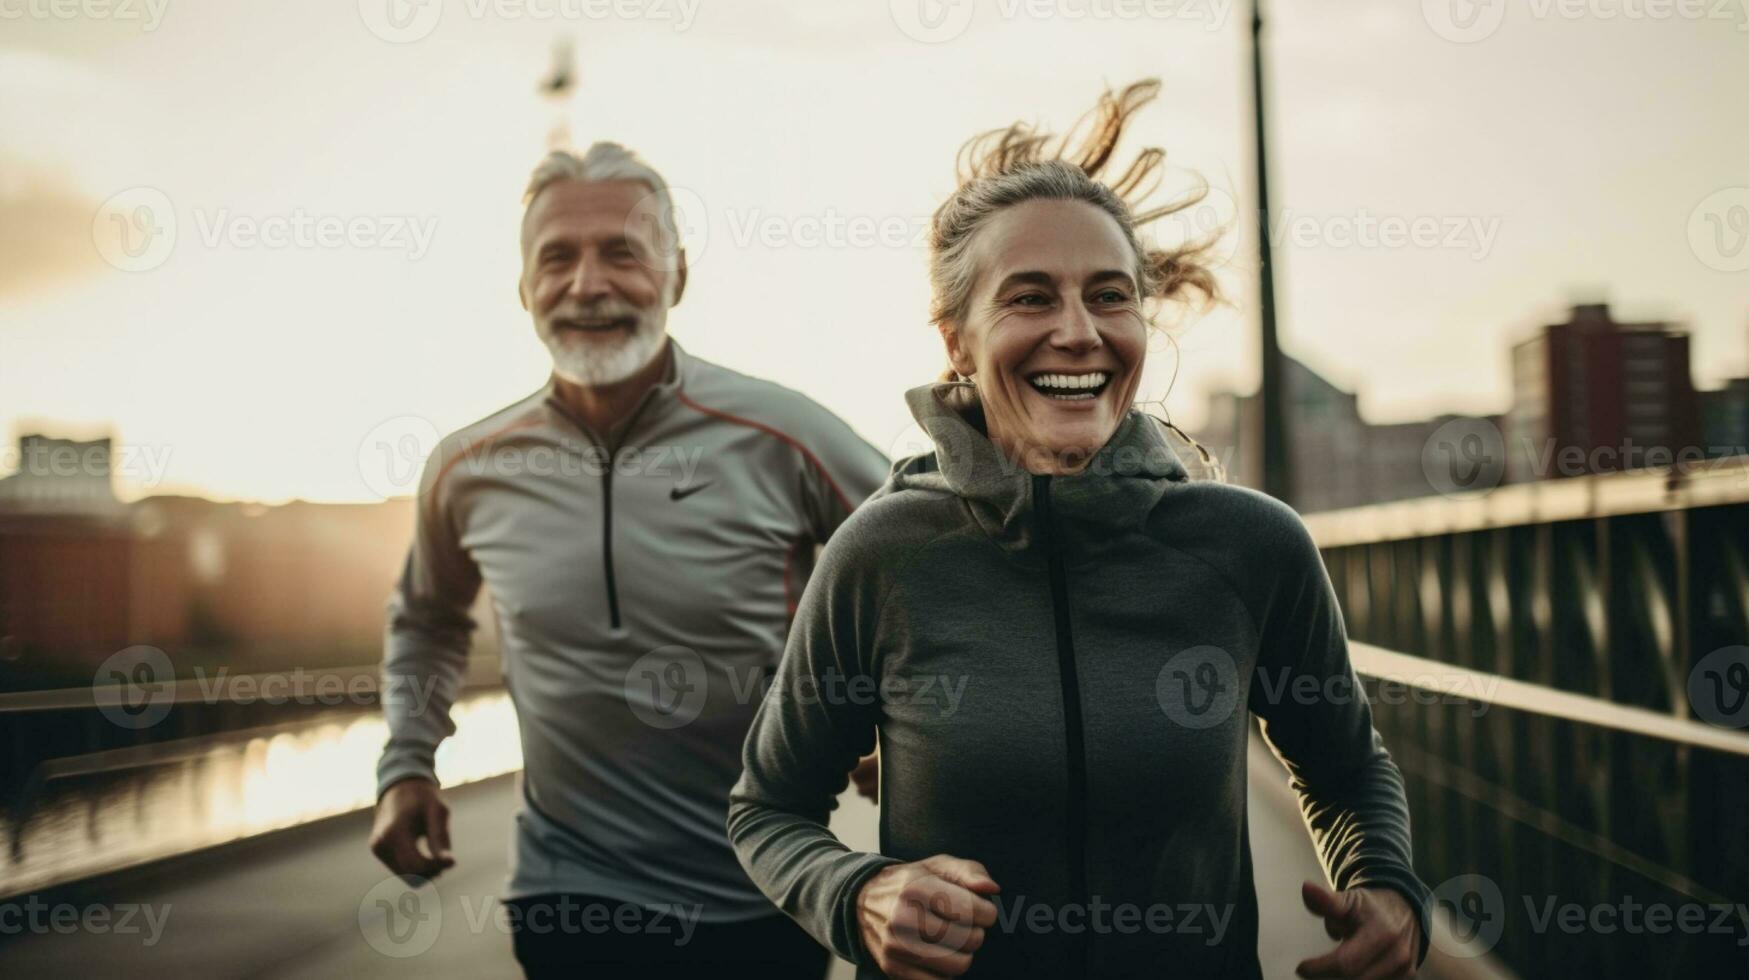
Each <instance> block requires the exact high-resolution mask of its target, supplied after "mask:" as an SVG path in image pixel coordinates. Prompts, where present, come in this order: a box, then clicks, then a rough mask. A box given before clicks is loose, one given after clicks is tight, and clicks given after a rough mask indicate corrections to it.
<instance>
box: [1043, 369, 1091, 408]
mask: <svg viewBox="0 0 1749 980" xmlns="http://www.w3.org/2000/svg"><path fill="white" fill-rule="evenodd" d="M1029 380H1031V381H1032V386H1033V387H1034V388H1037V389H1038V390H1039V393H1040V394H1043V395H1045V396H1047V397H1049V398H1056V399H1059V400H1061V401H1071V402H1073V401H1086V400H1087V399H1089V398H1097V397H1099V392H1100V390H1101V389H1103V388H1104V387H1105V383H1106V382H1107V381H1109V380H1111V375H1109V374H1107V373H1105V372H1104V371H1094V372H1092V373H1089V374H1036V375H1033V377H1032V378H1031V379H1029Z"/></svg>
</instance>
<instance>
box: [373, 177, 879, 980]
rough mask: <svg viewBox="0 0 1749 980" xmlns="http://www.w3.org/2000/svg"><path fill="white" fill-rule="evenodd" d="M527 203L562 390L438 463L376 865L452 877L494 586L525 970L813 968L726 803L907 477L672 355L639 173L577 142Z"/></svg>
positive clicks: (396, 640)
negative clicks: (516, 763)
mask: <svg viewBox="0 0 1749 980" xmlns="http://www.w3.org/2000/svg"><path fill="white" fill-rule="evenodd" d="M525 207H526V209H525V211H524V214H523V220H522V277H521V281H520V283H519V284H518V293H519V296H520V298H521V300H522V305H523V306H524V308H526V309H527V310H528V311H529V313H530V314H531V315H532V316H533V319H534V326H535V330H536V332H537V333H538V334H539V336H540V338H541V340H542V341H543V342H544V343H545V344H546V346H547V348H548V349H549V350H550V351H551V353H552V358H553V370H552V376H551V378H550V379H549V381H548V382H547V384H546V386H545V387H543V388H542V389H541V390H539V391H537V392H535V393H534V394H532V395H530V396H528V397H527V398H524V399H523V400H521V401H519V402H517V403H515V404H514V405H511V406H509V407H508V408H506V409H504V410H503V411H500V412H498V413H496V414H494V415H492V416H490V417H488V418H486V419H483V420H481V421H479V422H476V423H474V424H473V425H470V426H467V427H466V428H464V429H462V430H460V431H459V432H456V433H454V434H452V435H451V436H449V437H448V438H446V439H445V440H444V441H443V443H442V445H441V446H440V448H439V451H438V452H437V453H436V454H435V455H434V456H433V457H432V458H431V460H430V461H429V462H428V463H427V465H426V470H425V474H424V476H423V479H422V483H421V487H420V496H419V499H418V519H417V522H416V529H415V536H414V541H413V545H412V549H411V551H410V553H409V555H408V557H407V563H406V568H405V571H404V572H403V575H402V578H401V581H400V584H399V586H398V587H397V589H396V591H395V593H394V595H393V597H392V599H391V600H390V604H389V630H388V640H387V651H386V655H385V659H384V674H385V698H384V702H385V713H386V715H387V718H388V724H389V732H390V735H389V741H388V745H387V747H386V748H385V750H384V752H383V755H382V759H381V762H380V764H379V767H378V789H379V794H380V800H379V803H378V808H377V821H376V828H375V830H374V832H373V835H372V841H371V847H372V850H373V851H374V852H375V853H376V854H377V856H378V857H379V858H381V859H382V860H383V862H384V863H385V864H387V865H388V866H389V867H390V868H391V869H392V870H394V871H396V872H399V873H403V874H418V875H425V876H432V875H435V874H437V873H439V872H440V871H442V869H444V868H445V867H448V866H449V865H450V864H451V863H453V859H452V858H451V856H450V847H449V834H448V828H447V816H446V814H447V811H446V809H445V807H444V804H443V802H442V800H441V799H440V797H439V792H438V788H437V783H436V774H435V769H434V765H433V763H434V756H435V752H436V748H437V745H438V743H439V742H440V741H441V740H442V739H443V738H444V737H445V736H447V735H449V734H451V733H452V732H453V730H454V726H453V725H452V723H451V722H450V719H449V707H450V705H451V704H452V703H453V702H454V700H455V696H456V691H457V688H458V686H459V683H460V680H461V677H462V673H463V666H464V659H465V657H466V654H467V650H468V646H469V641H470V637H471V634H472V629H473V626H474V623H473V620H472V619H471V618H470V617H469V609H470V607H471V606H472V604H473V602H474V599H475V597H476V595H477V594H478V591H479V588H480V585H481V583H482V582H484V583H485V584H486V585H487V586H489V591H490V593H491V596H492V599H493V601H494V606H495V612H496V615H497V620H498V624H499V630H500V632H501V636H502V649H503V670H504V678H505V682H506V685H507V687H508V688H509V691H510V696H511V698H512V699H513V700H514V702H515V705H516V710H517V717H518V719H519V725H520V727H521V736H522V749H523V761H524V769H523V775H522V780H521V787H522V806H521V808H520V810H519V812H518V813H517V814H516V818H515V820H516V831H515V845H514V851H513V869H512V872H511V878H510V884H509V896H508V897H509V903H508V904H509V906H510V911H511V916H510V918H511V923H512V926H513V928H514V934H515V947H516V955H517V959H518V960H519V961H520V962H521V963H522V965H523V968H524V969H525V970H526V971H527V973H528V974H529V975H530V976H544V975H555V974H560V973H569V972H574V971H575V970H576V969H577V968H579V967H590V966H603V965H613V966H617V967H620V968H622V969H620V970H614V971H609V974H608V975H614V976H618V975H622V973H623V974H624V975H632V973H633V971H636V975H637V976H638V977H640V980H644V978H649V977H653V976H661V975H670V974H672V975H684V976H709V975H723V974H727V975H741V974H742V973H751V974H753V975H759V976H769V977H785V976H795V977H803V976H807V977H816V978H817V977H819V976H821V975H822V974H823V972H824V969H825V965H826V960H827V956H826V953H825V950H823V949H822V948H821V947H820V946H818V945H817V944H816V943H815V942H814V941H813V940H812V939H811V938H810V937H809V936H808V935H807V934H806V933H804V932H803V931H802V930H801V928H800V927H799V926H797V925H795V924H794V923H793V922H792V921H790V920H789V919H788V918H787V917H785V916H784V915H782V914H781V913H779V912H778V911H777V910H776V909H775V908H773V907H772V905H771V904H770V903H769V902H768V901H767V900H766V898H765V896H764V895H762V894H761V893H760V892H759V890H758V889H757V888H756V887H755V886H754V885H753V883H752V882H751V881H749V880H748V878H747V876H746V874H745V873H744V872H743V871H742V870H741V867H740V865H739V864H738V863H737V861H736V859H735V855H734V852H733V850H731V848H730V847H729V843H728V841H727V839H726V836H725V832H724V823H725V816H726V812H727V805H728V804H727V799H728V792H729V788H730V786H731V785H733V784H734V782H735V779H736V777H737V776H738V775H739V773H740V768H741V744H742V740H743V738H744V737H745V735H746V732H747V728H748V725H749V723H750V722H751V720H752V717H753V713H754V711H755V710H756V709H757V708H758V706H759V702H760V699H761V696H762V694H763V692H764V687H765V684H766V682H767V680H768V678H769V677H770V676H771V674H772V672H773V671H774V670H775V665H776V663H777V660H778V657H779V655H780V654H781V652H782V650H783V645H784V640H785V636H786V634H787V631H788V629H789V623H790V618H791V616H792V615H793V613H794V610H795V602H796V599H797V598H798V593H799V590H800V588H801V585H802V583H803V581H804V580H805V578H806V575H807V572H808V570H809V566H810V565H811V562H812V558H813V551H814V548H815V546H816V545H817V544H819V543H822V542H824V541H825V540H826V538H827V537H828V536H829V535H831V534H832V532H833V530H834V529H835V528H837V527H838V525H839V523H840V522H842V521H843V520H844V519H845V517H847V516H848V515H849V513H850V511H851V510H852V509H853V508H854V507H855V506H856V505H857V504H858V503H860V502H861V501H862V500H863V498H864V497H866V496H867V495H868V494H869V493H871V492H872V491H873V490H874V489H875V488H876V487H877V486H878V485H879V484H880V483H881V482H882V480H883V479H884V478H885V477H886V474H887V469H888V464H887V461H886V459H885V458H884V457H883V456H882V455H881V453H879V452H878V451H876V450H875V449H874V448H873V447H871V446H870V445H869V444H868V443H866V442H864V441H863V440H862V439H860V438H858V437H857V436H856V435H855V433H853V432H852V431H851V430H850V429H849V427H847V426H846V425H845V424H844V423H843V422H842V421H841V420H839V419H838V418H837V417H835V416H834V415H832V414H831V413H830V412H828V411H826V410H825V409H823V408H821V407H820V406H819V405H817V404H815V403H814V402H813V401H810V400H809V399H808V398H806V397H804V396H802V395H800V394H798V393H796V392H794V391H790V390H788V389H786V388H783V387H780V386H778V385H776V384H772V383H770V382H767V381H761V380H757V379H754V378H751V377H748V376H746V375H743V374H740V373H737V372H735V371H731V370H729V369H727V368H724V367H720V366H718V365H716V364H712V363H709V362H707V361H704V360H702V359H699V358H697V357H693V356H692V355H690V354H687V353H686V352H684V351H683V350H682V349H681V348H680V346H679V345H678V344H676V343H675V342H674V341H673V340H672V339H671V338H669V337H668V335H667V329H666V323H667V315H668V309H669V308H670V307H671V306H673V305H674V304H675V303H677V302H679V300H680V297H681V295H682V293H683V292H684V290H685V286H686V272H687V270H686V262H685V255H684V253H683V252H682V251H681V249H680V247H679V242H678V237H677V235H676V231H675V227H674V223H673V220H672V207H671V203H670V199H669V193H668V189H667V185H666V183H665V182H664V181H663V180H662V178H661V176H660V175H658V174H657V173H656V172H655V171H654V170H652V169H651V168H650V167H648V166H647V165H646V164H644V163H643V162H642V161H641V160H639V159H638V158H637V157H636V156H635V155H633V154H631V153H629V152H628V151H626V150H625V149H623V148H622V147H619V146H617V145H615V144H611V143H598V144H595V145H594V146H592V147H590V148H589V150H588V151H587V152H586V153H585V154H583V155H582V156H581V157H578V156H575V155H572V154H569V153H564V152H555V153H553V154H551V155H550V156H548V157H547V158H546V159H545V160H544V161H542V163H541V164H540V166H539V167H537V168H536V170H535V172H534V174H533V177H532V178H531V180H530V182H529V185H528V192H527V195H526V198H525ZM739 326H741V327H742V328H745V327H747V326H749V325H739ZM411 685H418V691H419V692H420V695H421V696H419V697H413V696H397V695H398V694H406V693H407V692H408V690H409V687H410V686H411ZM427 691H429V692H430V695H429V696H427V695H426V694H425V692H427ZM421 838H423V840H424V841H425V847H424V849H421V847H420V845H419V841H420V839H421Z"/></svg>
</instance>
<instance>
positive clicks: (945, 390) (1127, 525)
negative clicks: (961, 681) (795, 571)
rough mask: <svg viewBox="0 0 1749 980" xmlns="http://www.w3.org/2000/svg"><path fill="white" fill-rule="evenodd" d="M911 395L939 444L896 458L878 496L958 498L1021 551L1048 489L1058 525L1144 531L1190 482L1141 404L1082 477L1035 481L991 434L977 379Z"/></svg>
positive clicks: (993, 533)
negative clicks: (1170, 496) (910, 493)
mask: <svg viewBox="0 0 1749 980" xmlns="http://www.w3.org/2000/svg"><path fill="white" fill-rule="evenodd" d="M905 401H906V403H907V404H908V405H909V406H910V408H911V415H912V417H913V418H915V419H916V420H917V424H918V425H919V426H921V427H922V428H923V431H924V432H925V433H927V434H928V435H929V438H930V441H931V442H933V443H934V444H935V449H934V451H933V452H927V453H922V454H920V455H917V456H912V457H908V458H906V459H901V460H898V461H896V462H895V463H894V466H893V474H892V477H891V478H890V479H889V481H888V484H887V486H886V487H884V488H882V490H881V491H880V492H879V493H878V494H876V496H884V495H886V494H888V493H894V492H899V491H902V490H906V489H916V490H925V491H933V492H937V493H951V494H954V495H955V496H957V497H959V498H961V499H962V500H964V501H965V502H966V505H967V507H968V509H969V510H970V511H971V513H972V515H973V517H974V518H975V519H976V520H977V522H978V524H979V526H980V527H982V528H983V529H984V531H985V532H987V533H989V534H990V535H991V536H992V537H995V538H997V539H998V540H999V541H1001V542H1002V543H1003V544H1004V545H1005V546H1009V547H1014V548H1022V549H1024V548H1026V547H1028V546H1029V545H1030V544H1031V543H1032V541H1033V539H1034V538H1035V537H1036V527H1035V517H1034V510H1035V507H1036V495H1037V494H1038V493H1040V492H1048V493H1049V494H1050V496H1051V511H1052V514H1053V515H1054V516H1055V517H1056V519H1057V520H1058V521H1060V522H1067V523H1069V524H1071V525H1077V524H1078V525H1085V526H1088V527H1092V528H1099V529H1104V530H1106V531H1123V530H1128V529H1133V528H1137V527H1140V526H1141V524H1142V522H1143V521H1145V520H1146V519H1147V516H1148V514H1149V512H1151V511H1152V510H1153V509H1154V506H1155V505H1156V504H1157V503H1159V502H1160V498H1161V497H1163V496H1164V495H1165V494H1166V492H1167V490H1168V489H1170V488H1171V487H1172V486H1173V485H1174V484H1179V483H1183V482H1185V481H1187V480H1188V479H1189V478H1190V475H1189V472H1188V471H1187V470H1186V469H1185V466H1184V463H1183V462H1182V461H1181V460H1180V458H1179V456H1178V454H1177V453H1176V452H1174V451H1173V448H1172V446H1171V444H1170V441H1169V440H1168V438H1167V435H1166V432H1165V427H1164V425H1163V424H1162V423H1161V422H1160V421H1159V420H1158V419H1155V418H1154V417H1153V416H1150V415H1147V414H1145V413H1143V412H1139V411H1137V410H1135V409H1131V410H1130V411H1129V412H1127V413H1126V414H1125V415H1124V418H1123V420H1122V421H1121V422H1119V423H1118V426H1117V429H1116V431H1114V432H1113V433H1112V435H1111V438H1110V439H1109V440H1107V441H1106V443H1105V445H1104V446H1101V447H1100V448H1099V450H1098V452H1096V453H1094V454H1093V457H1092V458H1091V459H1089V460H1088V462H1087V466H1086V467H1085V468H1083V469H1082V470H1081V471H1080V472H1079V473H1074V474H1069V475H1063V476H1050V477H1035V476H1034V474H1032V473H1030V472H1028V471H1027V469H1026V467H1025V465H1024V462H1023V461H1022V460H1018V459H1014V458H1010V457H1009V456H1007V455H1006V454H1004V453H1003V452H1002V451H1001V450H1000V449H998V448H997V447H996V444H995V443H993V442H991V441H990V437H989V436H988V435H986V434H985V428H984V413H983V406H982V404H981V403H980V402H979V400H978V389H977V386H976V385H974V384H971V383H969V382H938V383H934V384H927V385H920V386H918V387H916V388H912V389H911V390H909V391H907V392H906V393H905ZM1046 487H1048V489H1044V488H1046Z"/></svg>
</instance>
